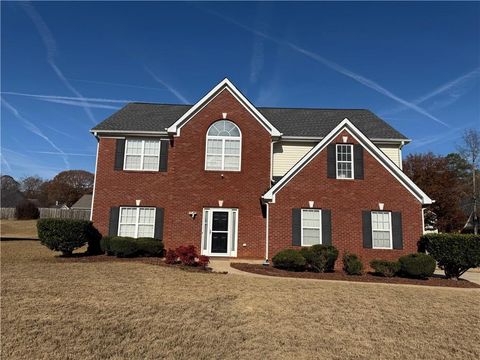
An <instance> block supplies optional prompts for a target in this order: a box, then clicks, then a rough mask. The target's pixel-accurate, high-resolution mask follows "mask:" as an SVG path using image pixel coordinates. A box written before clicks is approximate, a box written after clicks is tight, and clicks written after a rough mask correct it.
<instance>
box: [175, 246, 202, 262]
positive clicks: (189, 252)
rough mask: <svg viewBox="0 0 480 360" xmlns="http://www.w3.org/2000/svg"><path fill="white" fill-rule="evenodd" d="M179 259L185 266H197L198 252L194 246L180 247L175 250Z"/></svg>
mask: <svg viewBox="0 0 480 360" xmlns="http://www.w3.org/2000/svg"><path fill="white" fill-rule="evenodd" d="M175 253H176V254H177V257H178V259H179V260H180V262H181V263H182V264H183V265H187V266H195V265H196V259H197V257H198V255H197V250H196V249H195V246H193V245H187V246H179V247H178V248H176V249H175Z"/></svg>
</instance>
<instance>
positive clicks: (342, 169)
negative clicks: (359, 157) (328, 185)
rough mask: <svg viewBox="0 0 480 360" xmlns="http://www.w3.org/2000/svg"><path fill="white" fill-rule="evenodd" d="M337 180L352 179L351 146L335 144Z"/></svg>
mask: <svg viewBox="0 0 480 360" xmlns="http://www.w3.org/2000/svg"><path fill="white" fill-rule="evenodd" d="M337 179H353V145H350V144H337Z"/></svg>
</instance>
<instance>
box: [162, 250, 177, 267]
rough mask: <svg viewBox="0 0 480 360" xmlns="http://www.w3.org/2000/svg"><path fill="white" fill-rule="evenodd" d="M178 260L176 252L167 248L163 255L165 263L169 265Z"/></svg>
mask: <svg viewBox="0 0 480 360" xmlns="http://www.w3.org/2000/svg"><path fill="white" fill-rule="evenodd" d="M177 262H178V256H177V252H176V251H175V250H173V249H168V250H167V254H166V255H165V263H166V264H169V265H173V264H176V263H177Z"/></svg>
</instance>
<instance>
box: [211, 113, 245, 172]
mask: <svg viewBox="0 0 480 360" xmlns="http://www.w3.org/2000/svg"><path fill="white" fill-rule="evenodd" d="M225 120H226V121H229V122H231V123H232V124H233V125H235V127H236V128H237V129H238V132H239V133H240V136H216V135H208V132H209V131H210V129H211V128H212V126H213V125H214V124H216V123H217V122H218V121H225ZM225 120H218V121H215V122H214V123H212V124H211V125H210V127H209V128H208V130H207V135H206V137H205V166H204V170H205V171H232V172H239V171H242V130H240V128H239V127H238V125H237V124H235V123H234V122H233V121H231V120H228V119H225ZM209 139H212V140H222V153H221V154H220V155H219V154H210V156H221V157H222V165H221V169H208V168H207V163H208V155H209V154H208V153H207V151H208V140H209ZM226 140H235V141H239V142H240V146H239V155H238V169H225V156H236V155H231V154H229V155H225V141H226Z"/></svg>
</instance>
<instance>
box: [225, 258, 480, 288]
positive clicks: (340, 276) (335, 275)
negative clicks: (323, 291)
mask: <svg viewBox="0 0 480 360" xmlns="http://www.w3.org/2000/svg"><path fill="white" fill-rule="evenodd" d="M230 266H231V267H233V268H234V269H237V270H241V271H246V272H249V273H253V274H258V275H267V276H278V277H291V278H303V279H317V280H340V281H355V282H367V283H385V284H408V285H427V286H443V287H457V288H480V285H477V284H475V283H472V282H470V281H468V280H463V279H460V280H458V281H456V280H449V279H445V278H444V277H441V276H436V275H434V276H432V277H430V278H428V279H425V280H420V279H409V278H402V277H390V278H387V277H381V276H376V275H373V274H370V273H366V274H363V275H347V274H345V273H344V272H341V271H335V272H326V273H314V272H307V271H299V272H295V271H287V270H281V269H277V268H274V267H272V266H263V265H260V264H247V263H232V264H230Z"/></svg>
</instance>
